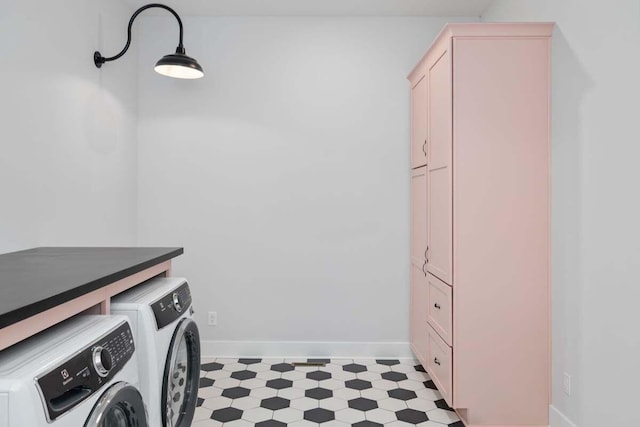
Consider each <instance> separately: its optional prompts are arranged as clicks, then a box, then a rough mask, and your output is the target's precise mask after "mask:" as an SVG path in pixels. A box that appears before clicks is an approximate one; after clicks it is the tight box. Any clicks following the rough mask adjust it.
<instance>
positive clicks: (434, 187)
mask: <svg viewBox="0 0 640 427" xmlns="http://www.w3.org/2000/svg"><path fill="white" fill-rule="evenodd" d="M552 29H553V24H546V23H544V24H484V23H476V24H451V25H447V26H446V27H445V28H444V29H443V30H442V32H441V33H440V35H439V36H438V38H437V39H436V40H435V42H434V43H433V44H432V46H431V48H430V49H429V50H428V52H427V53H426V54H425V56H424V57H423V58H422V59H421V60H420V62H419V63H418V65H416V67H415V68H414V70H413V71H412V72H411V74H410V75H409V81H410V82H411V128H412V130H411V156H412V157H411V167H412V173H411V197H412V207H411V228H412V242H411V261H412V262H411V346H412V348H413V351H414V353H415V355H416V357H417V358H418V359H419V360H420V362H421V363H422V365H423V366H424V367H425V369H426V370H427V372H428V373H429V374H430V376H431V378H432V379H433V381H434V383H435V384H436V386H437V387H438V389H439V390H440V392H441V393H442V395H443V397H444V398H445V400H446V401H447V402H448V403H449V405H450V406H452V407H453V408H455V409H456V411H457V412H458V414H459V415H460V417H461V418H462V420H463V422H464V423H465V425H466V426H467V427H469V426H492V427H497V426H504V427H507V426H509V427H513V426H525V425H526V426H548V411H549V402H550V384H549V382H550V331H549V325H550V319H549V317H550V289H549V288H550V286H549V284H550V262H549V234H550V223H549V121H550V117H549V116H550V114H549V89H550V77H549V68H550V39H551V33H552Z"/></svg>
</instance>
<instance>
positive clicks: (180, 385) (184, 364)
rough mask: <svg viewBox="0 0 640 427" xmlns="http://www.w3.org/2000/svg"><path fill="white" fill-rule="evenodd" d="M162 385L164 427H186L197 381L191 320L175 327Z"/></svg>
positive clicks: (197, 346) (196, 335)
mask: <svg viewBox="0 0 640 427" xmlns="http://www.w3.org/2000/svg"><path fill="white" fill-rule="evenodd" d="M164 373H165V375H164V380H163V384H162V408H163V413H162V421H163V426H164V427H189V426H191V421H192V420H193V413H194V412H195V410H196V403H197V401H198V383H199V378H200V335H199V333H198V326H197V325H196V323H195V322H194V321H193V320H191V319H182V320H181V321H180V323H179V324H178V327H177V328H176V330H175V332H174V334H173V339H172V340H171V346H170V347H169V355H168V357H167V362H166V365H165V371H164Z"/></svg>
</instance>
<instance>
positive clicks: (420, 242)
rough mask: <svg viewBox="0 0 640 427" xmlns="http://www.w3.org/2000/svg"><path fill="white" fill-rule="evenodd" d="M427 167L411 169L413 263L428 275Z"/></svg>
mask: <svg viewBox="0 0 640 427" xmlns="http://www.w3.org/2000/svg"><path fill="white" fill-rule="evenodd" d="M426 252H427V168H426V167H425V166H423V167H421V168H417V169H414V170H412V171H411V264H412V265H413V266H414V267H415V268H417V269H418V270H420V271H422V272H423V276H424V277H426V275H427V269H426V267H427V265H426V264H427V254H426Z"/></svg>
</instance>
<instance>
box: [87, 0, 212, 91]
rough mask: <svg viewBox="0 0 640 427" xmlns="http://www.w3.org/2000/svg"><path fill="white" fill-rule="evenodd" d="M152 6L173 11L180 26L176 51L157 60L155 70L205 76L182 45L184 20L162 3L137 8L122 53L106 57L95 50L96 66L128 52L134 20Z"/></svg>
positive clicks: (180, 76)
mask: <svg viewBox="0 0 640 427" xmlns="http://www.w3.org/2000/svg"><path fill="white" fill-rule="evenodd" d="M152 7H159V8H161V9H165V10H168V11H169V12H171V13H172V14H173V16H175V17H176V19H177V20H178V25H179V26H180V42H179V43H178V47H177V48H176V53H171V54H169V55H165V56H163V57H162V58H161V59H160V60H159V61H158V62H156V66H155V68H154V69H155V71H156V72H157V73H159V74H162V75H164V76H169V77H175V78H178V79H199V78H201V77H204V71H203V70H202V67H201V66H200V64H198V61H196V60H195V59H193V58H191V57H190V56H187V55H186V51H185V49H184V46H183V45H182V21H181V20H180V17H179V16H178V14H177V13H176V11H175V10H173V9H171V8H170V7H169V6H166V5H164V4H160V3H150V4H147V5H145V6H142V7H141V8H140V9H138V10H136V11H135V13H134V14H133V15H132V16H131V19H130V20H129V27H128V28H127V44H125V46H124V48H123V49H122V50H121V51H120V53H118V54H117V55H115V56H112V57H110V58H105V57H104V56H102V55H101V54H100V52H98V51H96V52H94V54H93V62H94V63H95V64H96V67H98V68H100V67H102V64H104V63H105V62H110V61H115V60H116V59H118V58H120V57H121V56H122V55H124V54H125V53H127V50H128V49H129V46H130V45H131V27H132V26H133V21H134V20H135V19H136V18H137V17H138V15H140V13H142V12H143V11H145V10H147V9H150V8H152Z"/></svg>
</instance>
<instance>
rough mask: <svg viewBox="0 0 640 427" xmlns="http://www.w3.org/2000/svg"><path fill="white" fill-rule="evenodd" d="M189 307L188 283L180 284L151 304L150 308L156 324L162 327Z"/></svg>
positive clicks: (159, 327) (189, 291) (189, 292)
mask: <svg viewBox="0 0 640 427" xmlns="http://www.w3.org/2000/svg"><path fill="white" fill-rule="evenodd" d="M190 307H191V290H190V289H189V284H188V283H187V282H184V283H183V284H182V285H180V286H179V287H177V288H176V289H174V290H173V291H171V292H169V293H168V294H166V295H164V296H163V297H162V298H160V299H159V300H157V301H156V302H154V303H153V304H151V309H152V310H153V314H154V316H155V318H156V326H157V327H158V329H162V328H164V327H165V326H167V325H168V324H170V323H173V322H174V321H175V320H176V319H178V318H179V317H180V316H182V314H183V313H186V312H187V311H188V310H189V309H190Z"/></svg>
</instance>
